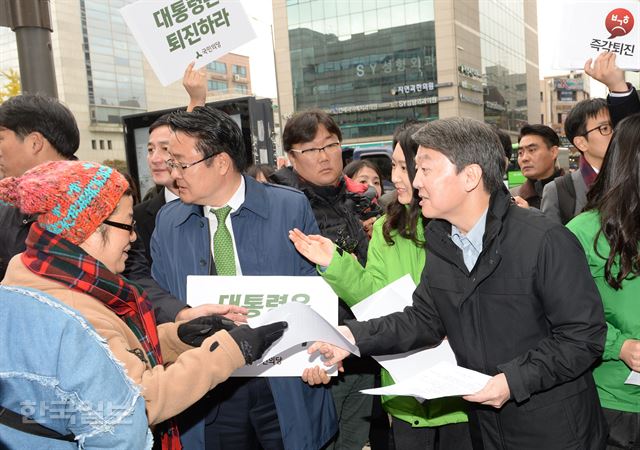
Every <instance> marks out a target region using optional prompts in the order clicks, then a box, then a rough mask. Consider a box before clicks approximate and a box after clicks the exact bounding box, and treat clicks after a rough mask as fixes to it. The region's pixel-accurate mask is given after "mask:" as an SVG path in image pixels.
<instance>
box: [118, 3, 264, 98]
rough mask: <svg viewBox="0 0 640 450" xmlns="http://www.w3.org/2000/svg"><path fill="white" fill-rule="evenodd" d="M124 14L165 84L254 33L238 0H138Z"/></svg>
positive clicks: (246, 39)
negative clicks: (191, 65) (193, 62)
mask: <svg viewBox="0 0 640 450" xmlns="http://www.w3.org/2000/svg"><path fill="white" fill-rule="evenodd" d="M120 13H121V14H122V17H123V18H124V21H125V22H126V24H127V26H128V27H129V30H131V34H133V37H134V38H135V39H136V42H137V43H138V45H139V46H140V48H141V49H142V52H143V53H144V55H145V57H146V58H147V61H149V64H150V65H151V67H152V68H153V71H154V72H155V74H156V76H157V77H158V79H159V80H160V82H161V83H162V85H163V86H166V85H168V84H170V83H173V82H174V81H176V80H179V79H181V78H182V76H183V74H184V70H185V69H186V68H187V65H188V64H189V63H190V62H191V61H195V62H196V64H195V68H196V69H199V68H200V67H203V66H205V65H206V64H208V63H210V62H211V61H214V60H215V59H216V58H219V57H220V56H222V55H224V54H226V53H229V52H230V51H232V50H234V49H235V48H237V47H239V46H241V45H242V44H245V43H247V42H249V41H250V40H252V39H254V38H255V37H256V35H255V32H254V31H253V28H252V27H251V24H250V23H249V18H248V17H247V14H246V13H245V11H244V8H243V6H242V4H241V3H240V1H239V0H201V1H187V0H178V1H176V0H140V1H138V2H136V3H132V4H130V5H127V6H125V7H123V8H121V9H120Z"/></svg>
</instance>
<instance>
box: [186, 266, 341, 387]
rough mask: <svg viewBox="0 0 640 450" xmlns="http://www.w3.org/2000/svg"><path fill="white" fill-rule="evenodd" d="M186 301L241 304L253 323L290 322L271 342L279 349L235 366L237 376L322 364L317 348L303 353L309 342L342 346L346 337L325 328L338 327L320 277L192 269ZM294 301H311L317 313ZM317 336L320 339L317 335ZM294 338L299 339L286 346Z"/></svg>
mask: <svg viewBox="0 0 640 450" xmlns="http://www.w3.org/2000/svg"><path fill="white" fill-rule="evenodd" d="M187 303H188V304H189V305H191V306H199V305H203V304H206V303H215V304H233V305H238V306H244V307H246V308H248V309H249V314H248V318H249V319H248V321H249V324H251V325H253V326H259V325H260V324H263V323H271V322H275V321H278V320H286V321H287V322H288V323H289V328H288V329H287V331H285V334H284V335H283V337H282V338H281V339H280V340H279V342H276V344H274V346H277V347H276V348H277V351H278V352H280V351H282V353H278V354H275V353H274V350H273V348H271V349H270V351H269V352H267V353H266V354H265V355H263V358H262V360H261V361H256V362H254V363H253V364H252V365H250V366H245V367H241V368H240V369H238V370H236V371H235V372H234V373H233V374H232V376H236V377H248V376H251V377H254V376H265V377H273V376H281V377H286V376H296V377H299V376H300V375H302V371H303V370H304V369H305V368H307V367H315V366H317V365H321V366H323V367H324V365H323V362H322V359H321V357H320V356H319V355H318V354H317V353H316V354H314V355H309V354H307V343H309V344H311V343H313V341H315V340H323V339H332V342H334V343H336V344H342V346H344V342H346V340H344V338H342V339H343V340H340V337H341V335H340V337H337V336H335V335H333V334H332V333H331V332H330V331H329V330H328V328H327V325H328V326H331V327H332V328H333V329H334V332H335V333H338V334H339V332H338V331H337V328H336V327H337V324H338V297H337V296H336V294H335V293H334V292H333V290H332V289H331V288H330V287H329V286H328V285H327V283H325V282H324V280H323V279H322V278H320V277H314V276H310V277H294V276H234V277H228V276H200V275H192V276H188V277H187ZM289 304H293V305H292V307H290V308H288V309H283V310H282V311H280V312H278V313H276V312H275V308H278V307H281V306H283V305H289ZM296 304H301V305H306V306H309V307H310V308H311V309H312V310H313V313H314V314H317V316H313V315H312V314H307V312H305V311H304V310H303V309H299V308H296V306H298V305H296ZM272 310H273V311H272ZM269 311H271V313H270V312H269ZM273 313H275V315H274V314H273ZM296 313H297V315H296ZM282 317H286V319H282ZM318 317H319V318H318ZM300 336H302V338H301V337H300ZM315 336H317V337H321V338H323V339H316V338H315ZM336 338H338V339H337V340H336ZM300 339H308V340H306V341H304V340H300ZM280 341H283V342H284V343H283V344H281V343H280ZM293 341H298V342H295V343H294V344H292V345H293V346H289V344H290V343H291V342H293ZM284 347H286V348H284ZM351 350H353V348H352V349H350V351H351ZM328 372H329V373H330V374H331V375H335V374H336V372H337V370H336V368H335V367H333V368H332V369H331V371H328Z"/></svg>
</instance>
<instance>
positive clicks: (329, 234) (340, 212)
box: [270, 167, 369, 324]
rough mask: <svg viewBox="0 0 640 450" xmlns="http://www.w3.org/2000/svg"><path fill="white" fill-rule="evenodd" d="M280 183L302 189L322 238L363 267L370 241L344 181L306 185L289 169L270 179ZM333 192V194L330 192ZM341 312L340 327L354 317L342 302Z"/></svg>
mask: <svg viewBox="0 0 640 450" xmlns="http://www.w3.org/2000/svg"><path fill="white" fill-rule="evenodd" d="M270 181H273V182H275V183H277V184H283V185H286V186H291V187H294V188H296V189H299V190H301V191H302V192H303V193H304V195H305V196H306V197H307V199H308V200H309V203H310V204H311V209H312V210H313V215H314V216H315V218H316V221H317V222H318V227H319V228H320V233H321V234H322V236H324V237H326V238H329V239H331V240H332V241H333V242H335V243H336V245H338V247H341V248H342V249H343V250H344V251H346V252H348V253H353V254H354V255H356V257H357V258H358V261H360V264H362V265H363V266H364V265H365V264H366V262H367V249H368V247H369V238H368V237H367V234H366V233H365V231H364V228H362V223H361V222H360V219H359V218H358V216H357V215H356V212H355V211H354V209H353V207H354V203H353V202H352V201H351V200H350V199H349V198H348V196H347V188H346V186H345V182H344V180H342V181H341V182H340V185H339V187H338V188H337V189H335V190H334V189H331V188H325V187H322V186H315V185H312V184H310V183H305V182H304V180H302V179H300V177H299V176H298V174H297V173H296V172H294V171H293V169H291V168H290V167H285V168H283V169H280V170H279V171H278V172H276V173H275V174H273V175H272V176H271V180H270ZM329 190H331V191H335V192H332V193H331V195H329V194H328V191H329ZM339 305H340V310H339V318H340V324H342V323H343V322H344V320H345V319H353V318H354V317H355V316H354V315H353V313H352V312H351V309H350V308H349V307H348V306H347V305H346V304H345V303H344V302H343V301H342V300H341V301H340V303H339Z"/></svg>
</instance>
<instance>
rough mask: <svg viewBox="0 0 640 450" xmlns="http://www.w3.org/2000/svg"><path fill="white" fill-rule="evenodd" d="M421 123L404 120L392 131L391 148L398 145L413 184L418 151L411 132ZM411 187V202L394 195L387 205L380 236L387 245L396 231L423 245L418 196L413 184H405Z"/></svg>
mask: <svg viewBox="0 0 640 450" xmlns="http://www.w3.org/2000/svg"><path fill="white" fill-rule="evenodd" d="M420 127H421V124H420V123H419V122H417V121H406V122H404V123H403V124H401V125H400V126H398V128H396V130H395V131H394V133H393V149H394V150H395V148H396V146H397V145H400V148H401V149H402V154H403V155H404V160H405V163H406V165H407V174H408V175H409V184H413V179H414V178H415V177H416V162H415V157H416V154H417V153H418V143H417V142H416V141H415V140H414V139H413V137H412V136H413V134H414V133H415V132H416V131H418V130H419V129H420ZM407 188H408V189H411V202H410V203H409V205H408V207H406V206H405V205H402V204H401V203H400V202H398V197H397V195H396V197H395V199H394V200H393V201H392V202H391V203H389V206H387V217H386V220H385V222H384V225H383V226H382V236H383V237H384V240H385V242H386V243H387V244H388V245H394V244H395V241H394V240H393V237H392V233H393V232H396V233H398V234H399V235H400V236H401V237H403V238H405V239H410V240H411V241H413V243H414V244H416V245H417V246H418V247H422V246H424V242H423V241H421V240H420V239H418V233H417V227H418V220H419V219H420V216H421V215H422V211H421V210H420V205H419V202H420V197H418V191H417V190H415V189H413V186H407Z"/></svg>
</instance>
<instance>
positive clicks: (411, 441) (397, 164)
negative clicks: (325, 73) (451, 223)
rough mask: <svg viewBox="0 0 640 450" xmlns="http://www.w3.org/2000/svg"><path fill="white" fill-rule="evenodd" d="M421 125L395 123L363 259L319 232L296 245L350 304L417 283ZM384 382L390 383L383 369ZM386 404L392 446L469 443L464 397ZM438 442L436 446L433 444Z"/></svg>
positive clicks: (405, 449) (456, 448)
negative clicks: (382, 203) (385, 186)
mask: <svg viewBox="0 0 640 450" xmlns="http://www.w3.org/2000/svg"><path fill="white" fill-rule="evenodd" d="M418 129H419V125H417V124H411V125H405V126H401V127H399V129H398V130H396V132H395V134H394V137H393V148H394V151H393V155H392V162H393V169H392V175H391V181H392V182H393V184H394V186H395V188H396V194H395V198H394V199H393V200H392V201H391V203H390V204H389V206H388V207H387V213H386V214H385V215H384V216H382V217H381V218H380V219H378V220H377V221H376V222H375V223H374V225H373V234H372V237H371V241H370V243H369V250H368V254H367V265H366V267H364V268H363V267H362V266H361V265H360V263H358V261H357V260H356V259H355V258H354V257H353V256H352V255H350V254H348V253H347V252H342V251H341V250H340V249H339V248H337V247H336V245H335V244H334V243H333V242H332V241H330V240H329V239H327V238H324V237H322V236H309V238H310V239H311V240H312V242H313V243H314V244H313V245H312V247H311V249H308V247H307V246H306V245H304V246H299V245H296V248H297V249H298V251H299V252H300V253H302V254H303V255H304V256H305V257H307V258H308V259H309V260H310V261H312V262H314V263H316V264H317V265H318V266H319V267H318V269H319V272H320V274H321V275H322V277H323V278H324V279H325V281H327V282H328V283H329V285H330V286H331V287H332V288H333V290H334V291H335V293H336V294H337V295H338V296H339V297H340V298H342V299H343V300H344V301H345V302H346V303H347V304H348V305H349V306H353V305H355V304H357V303H358V302H360V301H362V300H364V299H365V298H367V297H368V296H370V295H371V294H373V293H374V292H376V291H378V290H380V289H382V288H383V287H385V286H386V285H388V284H390V283H392V282H394V281H396V280H398V279H399V278H401V277H403V276H404V275H406V274H409V275H410V276H411V278H412V279H413V281H414V282H415V283H416V284H418V283H419V281H420V274H421V273H422V269H423V268H424V264H425V249H424V226H425V219H424V218H423V217H422V214H421V211H420V206H419V204H418V202H419V198H418V196H417V192H416V191H415V190H414V189H413V187H412V185H411V184H412V182H413V178H414V176H415V173H416V169H415V162H414V158H415V155H416V152H417V150H418V144H417V143H416V142H415V141H414V140H413V139H412V138H411V136H412V135H413V133H415V132H416V131H417V130H418ZM290 237H291V240H292V241H293V242H294V244H296V243H299V242H300V240H301V239H304V235H303V234H302V233H301V232H299V231H297V230H296V231H293V232H292V233H290ZM381 375H382V385H383V386H388V385H390V384H394V380H393V378H392V377H391V375H390V374H389V373H388V372H387V371H386V370H384V369H382V374H381ZM382 405H383V407H384V409H385V410H386V411H387V412H388V413H389V414H391V416H392V418H393V420H392V430H393V438H394V443H395V448H396V450H413V449H416V450H418V449H419V450H425V449H436V448H438V449H439V450H465V449H471V440H470V437H469V428H468V425H467V415H466V413H465V410H466V408H465V405H464V401H463V400H462V399H459V398H446V399H437V400H431V401H428V402H425V403H420V402H418V401H417V400H416V399H415V398H413V397H399V396H384V397H383V398H382ZM436 443H438V444H437V446H436Z"/></svg>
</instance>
